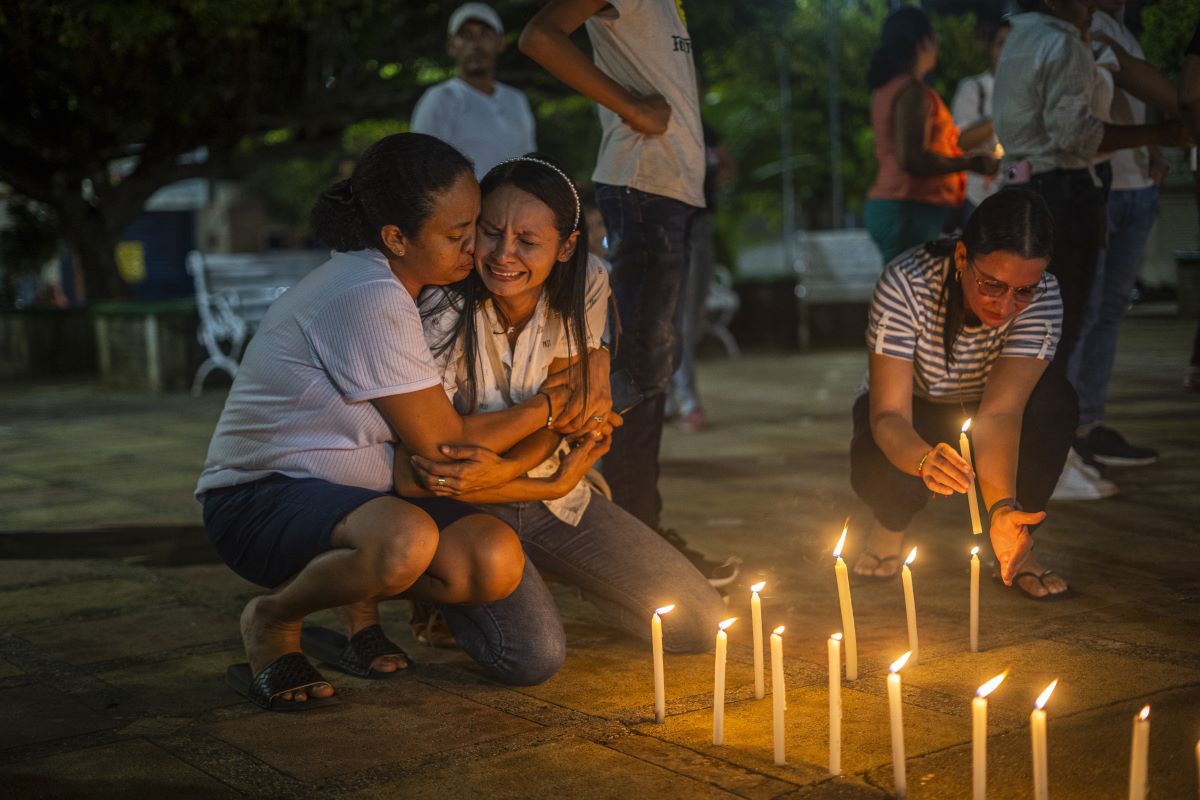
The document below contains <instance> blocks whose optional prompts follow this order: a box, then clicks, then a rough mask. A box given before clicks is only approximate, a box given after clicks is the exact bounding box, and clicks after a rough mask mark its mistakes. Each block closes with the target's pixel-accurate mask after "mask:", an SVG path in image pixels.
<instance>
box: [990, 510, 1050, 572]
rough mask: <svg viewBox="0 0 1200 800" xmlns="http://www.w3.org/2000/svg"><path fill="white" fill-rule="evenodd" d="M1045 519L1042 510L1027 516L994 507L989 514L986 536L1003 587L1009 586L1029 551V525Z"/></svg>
mask: <svg viewBox="0 0 1200 800" xmlns="http://www.w3.org/2000/svg"><path fill="white" fill-rule="evenodd" d="M1045 518H1046V512H1045V511H1038V512H1036V513H1030V512H1027V511H1018V510H1017V509H1015V508H1011V507H1004V508H998V509H996V511H995V513H994V514H992V524H991V527H990V528H989V530H988V536H989V537H991V540H992V550H993V551H994V552H995V553H996V558H997V559H999V561H1000V577H1001V578H1003V579H1004V585H1005V586H1012V582H1013V577H1014V576H1015V575H1016V574H1017V570H1018V569H1019V568H1020V566H1021V564H1023V563H1024V562H1025V558H1026V557H1027V556H1028V555H1029V552H1030V551H1031V550H1033V536H1032V535H1030V533H1029V526H1030V525H1036V524H1038V523H1039V522H1041V521H1042V520H1044V519H1045Z"/></svg>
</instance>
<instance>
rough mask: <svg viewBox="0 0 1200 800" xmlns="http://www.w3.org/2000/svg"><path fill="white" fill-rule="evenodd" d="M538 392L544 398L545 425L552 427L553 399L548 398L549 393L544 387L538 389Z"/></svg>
mask: <svg viewBox="0 0 1200 800" xmlns="http://www.w3.org/2000/svg"><path fill="white" fill-rule="evenodd" d="M538 394H540V395H541V396H542V397H544V398H546V427H547V428H553V427H554V401H552V400H551V399H550V393H549V392H547V391H546V390H545V389H539V390H538Z"/></svg>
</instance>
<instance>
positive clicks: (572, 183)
mask: <svg viewBox="0 0 1200 800" xmlns="http://www.w3.org/2000/svg"><path fill="white" fill-rule="evenodd" d="M515 161H529V162H531V163H533V164H541V165H542V166H543V167H549V168H550V169H552V170H554V171H555V172H557V173H558V174H559V175H561V176H562V179H563V180H564V181H566V182H567V186H568V187H570V189H571V196H572V197H574V198H575V224H574V225H572V226H571V230H572V231H577V230H579V191H578V190H577V189H576V188H575V181H573V180H571V179H570V178H568V177H567V173H565V172H563V171H562V170H561V169H559V168H558V167H556V166H554V165H553V164H551V163H550V162H549V161H543V160H542V159H540V158H531V157H529V156H517V157H516V158H510V159H507V160H505V161H501V162H500V163H499V164H497V165H496V166H497V167H502V166H504V165H505V164H512V163H513V162H515ZM493 169H495V167H493Z"/></svg>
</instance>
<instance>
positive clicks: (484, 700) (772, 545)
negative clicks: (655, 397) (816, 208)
mask: <svg viewBox="0 0 1200 800" xmlns="http://www.w3.org/2000/svg"><path fill="white" fill-rule="evenodd" d="M1192 324H1194V323H1186V322H1181V321H1176V320H1166V319H1134V320H1131V321H1130V322H1129V323H1128V324H1127V326H1126V330H1125V331H1124V332H1123V334H1122V335H1123V337H1124V338H1123V341H1122V350H1121V355H1120V361H1119V364H1118V368H1117V374H1118V379H1117V381H1116V384H1115V385H1114V387H1113V392H1112V395H1113V396H1112V401H1111V422H1112V423H1113V424H1114V425H1116V426H1118V427H1119V428H1120V429H1121V430H1122V431H1124V432H1125V433H1127V434H1128V435H1129V436H1130V437H1131V438H1134V439H1136V440H1138V441H1144V442H1149V443H1153V444H1155V445H1156V446H1158V447H1159V449H1160V450H1161V452H1162V459H1161V461H1160V462H1159V463H1158V464H1157V465H1154V466H1152V467H1147V468H1141V469H1136V470H1133V469H1130V470H1119V471H1114V478H1115V479H1116V480H1117V481H1118V483H1119V484H1120V486H1121V488H1122V493H1121V494H1120V495H1118V496H1116V497H1114V498H1110V499H1108V500H1104V501H1101V502H1093V503H1059V504H1055V505H1052V507H1051V508H1050V512H1051V520H1050V522H1049V523H1048V524H1047V525H1046V526H1045V528H1044V535H1042V536H1041V537H1040V539H1041V543H1040V545H1039V552H1040V553H1041V554H1042V555H1043V557H1044V559H1045V560H1046V561H1047V562H1049V563H1050V564H1052V565H1053V566H1054V567H1055V568H1056V569H1059V570H1060V571H1061V572H1063V573H1064V574H1066V575H1068V576H1069V577H1070V578H1071V579H1072V580H1073V582H1074V584H1075V586H1076V587H1077V589H1078V590H1079V591H1080V596H1079V597H1078V598H1077V599H1075V600H1073V601H1071V602H1067V603H1057V604H1035V603H1031V602H1029V601H1026V600H1023V599H1021V598H1019V597H1017V596H1016V595H1015V594H1014V593H1013V592H1011V591H1005V590H1003V589H1001V588H999V587H996V586H993V585H991V584H990V583H987V582H986V581H985V583H984V587H983V597H982V620H983V622H982V636H981V639H982V641H981V645H982V647H981V649H982V651H981V652H980V653H978V654H974V655H972V654H970V653H968V652H967V648H966V636H967V618H966V598H967V571H966V558H965V550H966V548H967V547H969V545H970V542H969V541H968V540H969V539H970V538H971V537H970V535H969V533H968V532H967V525H966V508H965V502H951V503H945V504H942V503H939V504H935V505H934V506H933V507H931V509H930V510H929V511H928V512H927V513H926V514H924V515H922V516H921V517H920V518H919V519H918V522H917V524H915V525H914V528H913V530H912V532H911V538H912V541H913V542H914V543H916V544H918V545H920V548H921V549H920V558H919V560H918V562H917V564H916V565H915V575H916V584H917V602H918V609H919V616H920V631H921V644H922V648H921V661H920V663H919V664H917V665H916V666H914V667H911V668H909V669H906V670H905V677H904V680H905V708H904V713H905V723H906V736H907V745H908V753H909V763H908V775H909V785H910V796H911V797H913V798H961V797H965V796H966V795H967V793H968V792H969V788H968V787H969V783H970V719H969V701H970V697H971V694H972V692H973V690H974V688H975V687H976V686H977V685H979V684H980V683H982V682H983V681H984V680H986V679H987V678H989V677H991V676H992V675H994V674H996V673H997V672H999V671H1000V670H1002V669H1005V668H1008V669H1010V673H1009V679H1008V680H1007V681H1006V683H1005V684H1004V685H1003V686H1001V688H1000V689H999V690H998V691H997V693H996V694H995V695H994V697H993V700H992V703H991V723H990V731H989V732H990V741H989V756H990V774H989V779H990V785H989V790H990V795H989V796H990V797H993V798H1016V797H1026V796H1028V795H1029V794H1030V766H1029V757H1028V752H1029V744H1028V727H1027V722H1026V715H1027V713H1028V710H1029V708H1030V705H1031V703H1032V700H1033V698H1034V696H1035V695H1036V694H1037V692H1038V691H1040V689H1041V687H1042V686H1043V685H1045V684H1046V683H1048V682H1049V680H1051V679H1052V678H1055V677H1057V678H1059V679H1060V680H1061V683H1060V685H1059V688H1058V690H1057V692H1056V693H1055V695H1054V697H1053V699H1052V700H1051V703H1050V706H1049V712H1050V764H1051V787H1052V790H1053V795H1054V797H1056V798H1088V799H1089V800H1091V799H1093V798H1108V797H1113V798H1115V797H1123V796H1124V794H1125V791H1126V790H1125V785H1126V780H1127V760H1128V748H1129V739H1130V719H1131V717H1132V715H1133V714H1134V713H1135V712H1136V711H1137V710H1138V709H1139V708H1140V707H1141V706H1142V705H1143V704H1145V703H1150V704H1151V705H1152V707H1153V715H1152V720H1153V733H1152V737H1151V767H1150V774H1151V789H1152V795H1153V797H1156V798H1186V797H1196V796H1197V786H1196V780H1197V772H1196V763H1195V760H1194V755H1193V749H1192V748H1193V747H1194V745H1195V743H1196V740H1197V738H1200V525H1198V524H1197V521H1196V520H1197V518H1198V517H1200V492H1198V491H1197V489H1198V487H1200V425H1198V424H1197V423H1198V422H1200V396H1198V395H1188V394H1185V393H1183V392H1182V391H1181V390H1180V389H1179V388H1178V387H1179V377H1180V374H1181V370H1182V364H1183V362H1184V360H1185V358H1186V355H1187V352H1186V351H1187V347H1188V344H1189V343H1190V339H1191V333H1192V328H1191V325H1192ZM862 370H863V358H862V356H861V354H860V353H858V352H856V351H826V352H818V353H815V354H811V355H804V356H800V355H778V354H776V355H751V356H747V357H744V358H742V359H741V360H739V361H720V362H708V363H705V364H704V365H703V367H702V372H701V379H702V383H703V388H704V391H705V395H706V399H707V404H708V406H709V410H710V413H711V415H712V418H713V422H714V424H713V427H712V429H711V430H710V431H707V432H704V433H700V434H692V435H684V434H681V433H679V432H677V431H671V432H669V433H668V436H667V442H666V446H665V477H664V489H665V495H666V503H667V509H668V512H667V517H668V519H667V521H668V523H669V524H671V525H673V526H674V527H677V528H679V529H680V530H681V531H683V532H684V533H685V535H686V536H687V537H688V538H689V540H691V541H692V542H693V543H694V544H696V545H697V546H699V547H701V548H702V549H704V550H707V551H709V552H710V553H714V554H717V553H724V552H727V551H731V552H736V553H738V554H739V555H741V556H742V557H743V558H744V559H745V562H746V563H745V575H744V578H745V580H744V581H742V582H741V583H740V584H739V586H738V587H737V588H736V590H735V591H734V592H733V595H732V599H731V601H730V606H731V611H730V614H731V615H735V614H736V615H738V616H741V617H744V618H747V619H748V610H749V609H748V597H747V594H748V593H747V591H746V589H745V586H746V585H748V584H749V583H752V582H754V581H755V580H758V579H760V578H761V579H765V580H766V581H767V582H768V585H767V589H766V590H765V592H764V617H765V622H766V625H767V626H768V627H774V626H775V625H779V624H785V625H787V628H788V633H787V635H786V638H787V647H786V673H787V678H788V721H787V733H788V756H789V763H788V765H787V766H783V767H777V766H775V765H774V764H773V762H772V759H771V749H770V701H769V699H768V700H762V701H755V700H754V698H753V681H752V677H751V676H752V670H751V666H750V665H751V655H750V649H749V645H748V643H749V640H750V637H749V628H748V626H747V625H746V624H745V623H746V620H745V619H744V620H743V621H741V622H739V624H738V625H736V626H735V627H734V628H733V630H732V631H731V634H732V637H731V649H730V670H729V691H728V701H727V723H726V724H727V728H726V742H727V744H726V745H725V746H723V747H714V746H712V744H711V719H712V717H711V687H712V660H711V656H699V655H698V656H668V658H667V687H668V704H667V713H668V717H667V721H666V723H665V724H663V725H655V724H653V722H652V708H651V700H652V698H651V694H650V661H649V654H648V652H647V648H646V647H645V646H644V645H642V644H641V643H639V642H635V641H631V640H630V639H628V638H625V637H624V636H622V635H621V634H620V633H618V632H616V631H615V630H613V629H611V628H609V627H606V626H605V625H604V624H603V623H602V622H601V621H600V619H599V618H598V617H597V615H596V614H595V613H594V612H593V611H592V610H591V609H590V607H589V606H588V605H587V604H586V603H584V602H583V601H582V600H581V599H580V598H578V597H577V596H575V594H574V593H573V592H572V591H570V590H569V589H567V588H565V587H557V588H556V598H557V599H558V601H559V603H560V607H561V609H562V611H563V614H564V616H565V617H566V619H567V627H568V637H569V647H570V653H569V656H568V661H567V664H566V666H565V667H564V669H563V670H562V672H561V673H560V674H559V675H557V676H556V677H555V678H553V679H552V680H550V681H548V682H546V683H545V684H543V685H541V686H536V687H530V688H527V689H511V688H506V687H501V686H497V685H495V684H493V683H491V682H490V681H488V680H486V679H484V678H483V677H482V676H481V675H480V674H479V673H478V671H477V670H475V669H474V668H473V665H471V664H470V663H467V662H466V661H465V659H464V658H463V657H462V656H461V655H459V654H456V653H452V652H445V651H437V652H435V651H430V650H428V649H425V648H422V647H420V646H418V645H416V644H415V643H414V642H413V641H412V638H411V636H410V635H409V634H408V632H407V625H405V624H404V621H405V619H406V616H405V615H406V611H407V609H406V608H404V607H402V606H401V605H400V604H395V605H394V607H390V608H388V609H387V611H386V617H385V624H386V625H388V626H389V629H390V631H391V632H392V633H393V634H394V635H395V637H396V638H397V639H398V640H399V641H400V642H401V644H402V645H403V646H405V647H406V648H407V649H409V651H410V652H411V653H412V654H413V655H414V657H415V659H417V661H418V663H417V664H416V665H414V667H413V668H412V669H411V670H409V671H408V673H407V674H405V675H403V676H401V677H400V678H398V679H396V680H394V681H389V682H381V683H374V682H368V681H360V680H355V679H350V678H346V677H344V676H340V675H337V673H331V677H334V676H336V682H337V685H338V689H339V691H340V693H341V695H342V698H343V702H342V703H341V704H340V705H339V706H337V707H335V708H332V709H329V710H322V711H319V712H315V713H310V714H304V715H294V716H286V715H268V714H265V713H262V712H259V711H258V710H256V709H255V708H253V707H252V706H250V705H249V704H247V703H245V702H242V701H241V700H240V698H239V697H238V696H237V695H235V694H233V693H232V692H231V691H230V690H228V689H226V688H225V686H224V684H223V681H222V673H223V670H224V667H225V666H226V665H227V664H228V663H231V662H232V661H234V660H240V645H239V641H238V638H237V614H238V611H239V610H240V608H241V606H242V605H243V604H244V603H245V601H246V600H247V598H249V597H251V596H253V594H254V593H255V591H256V590H255V588H254V587H252V586H250V585H249V584H247V583H245V582H243V581H241V580H240V579H239V578H237V577H236V576H234V575H233V574H232V573H230V572H229V571H228V570H227V569H225V568H224V567H223V566H222V565H221V564H219V563H216V562H215V560H214V557H213V555H212V553H211V552H210V551H209V549H208V546H207V543H206V542H205V539H204V536H203V531H202V530H201V528H200V518H199V508H198V506H197V505H196V504H195V503H194V501H193V500H192V499H191V487H192V485H193V482H194V479H195V475H196V472H197V471H198V468H199V465H200V463H201V461H202V459H203V456H204V451H205V447H206V445H207V440H208V436H209V434H210V433H211V430H212V426H213V424H214V422H215V420H216V417H217V415H218V414H219V411H220V406H221V402H222V399H223V398H222V396H221V393H220V392H211V393H209V394H208V395H206V396H205V397H203V398H201V399H199V400H193V399H192V398H190V397H186V396H167V397H163V398H157V399H155V398H147V397H142V396H134V395H128V394H112V393H105V392H102V391H99V390H98V389H96V388H95V387H94V386H92V385H90V384H55V385H46V384H39V385H25V386H6V387H3V388H0V787H3V788H0V795H2V796H4V797H14V798H26V797H29V798H39V797H106V796H113V797H116V796H121V797H143V796H144V797H154V796H168V795H169V796H172V797H204V798H210V797H212V798H220V797H239V796H255V797H332V798H342V797H347V798H348V797H355V798H375V797H378V798H383V797H396V796H405V797H412V798H438V800H441V798H445V797H459V796H475V795H479V796H487V797H490V798H510V797H511V798H518V797H537V796H564V797H616V796H622V797H629V796H633V797H636V796H657V797H745V798H754V799H756V800H757V799H758V798H762V800H766V799H767V798H784V797H787V798H828V799H832V798H873V797H886V796H889V793H890V789H889V787H890V785H891V754H890V749H889V740H888V732H887V713H886V695H885V689H884V673H885V670H886V665H887V664H888V663H889V662H890V661H892V660H893V659H894V658H895V657H896V656H897V655H899V654H900V653H901V652H902V651H903V650H905V649H906V645H905V632H904V611H903V605H902V600H901V595H900V588H899V585H898V584H896V583H889V584H881V585H866V586H862V587H856V588H855V595H854V602H855V610H856V613H857V618H858V633H859V648H860V661H861V666H860V678H859V680H858V681H856V682H855V683H852V684H847V685H846V686H845V688H844V706H845V721H844V727H843V731H844V755H843V760H844V767H845V775H844V776H842V777H840V778H836V779H832V778H830V777H829V776H828V775H827V774H826V771H825V768H824V763H825V754H826V711H825V709H826V705H825V704H826V690H825V680H826V678H825V671H824V670H825V667H824V664H825V653H824V641H825V638H826V637H827V636H828V634H829V633H830V632H832V631H834V630H837V629H838V628H839V627H840V622H839V619H838V610H837V604H836V601H835V596H834V584H833V576H832V574H831V573H832V570H831V563H830V558H829V550H830V548H831V547H832V545H833V543H834V540H835V538H836V534H837V533H838V531H839V529H840V525H841V522H842V519H843V517H844V516H845V515H846V514H847V513H850V514H852V515H853V516H852V521H851V534H852V541H851V545H850V550H851V556H853V551H854V549H855V542H854V540H853V537H855V536H860V535H862V534H865V531H866V518H865V515H864V514H863V510H862V509H861V508H860V507H858V505H857V504H856V503H855V501H854V499H853V496H852V494H851V493H850V491H849V487H848V485H847V479H846V443H847V439H848V436H849V414H848V408H849V402H850V398H851V397H852V395H853V392H854V389H855V387H856V385H857V383H858V380H859V378H860V377H861V373H862ZM648 611H649V610H648ZM326 616H327V615H326Z"/></svg>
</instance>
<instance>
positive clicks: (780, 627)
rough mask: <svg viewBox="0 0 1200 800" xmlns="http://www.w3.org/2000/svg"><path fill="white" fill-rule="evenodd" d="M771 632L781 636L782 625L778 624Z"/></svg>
mask: <svg viewBox="0 0 1200 800" xmlns="http://www.w3.org/2000/svg"><path fill="white" fill-rule="evenodd" d="M771 633H773V634H775V635H776V636H783V626H782V625H780V626H779V627H778V628H776V629H775V630H773V631H771Z"/></svg>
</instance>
